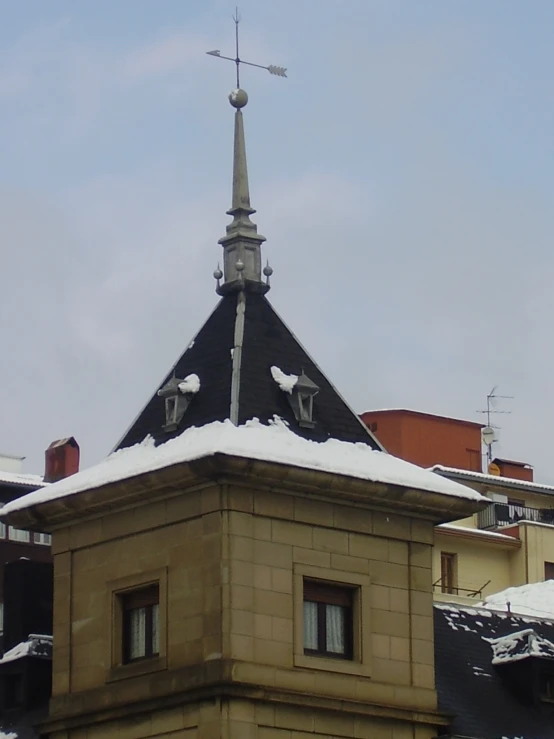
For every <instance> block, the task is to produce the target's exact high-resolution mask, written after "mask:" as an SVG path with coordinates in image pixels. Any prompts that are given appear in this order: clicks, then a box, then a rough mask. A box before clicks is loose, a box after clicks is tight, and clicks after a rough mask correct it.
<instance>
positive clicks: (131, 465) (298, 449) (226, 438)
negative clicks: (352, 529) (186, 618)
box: [1, 418, 487, 515]
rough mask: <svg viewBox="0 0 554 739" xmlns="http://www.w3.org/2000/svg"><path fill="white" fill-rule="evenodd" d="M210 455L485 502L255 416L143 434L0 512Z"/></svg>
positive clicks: (401, 465) (366, 453)
mask: <svg viewBox="0 0 554 739" xmlns="http://www.w3.org/2000/svg"><path fill="white" fill-rule="evenodd" d="M213 454H227V455H229V456H236V457H244V458H246V459H259V460H263V461H267V462H276V463H280V464H286V465H294V466H296V467H302V468H305V469H315V470H321V471H324V472H330V473H335V474H339V475H346V476H348V477H355V478H358V479H362V480H371V481H373V482H379V483H385V484H392V485H402V486H405V487H409V488H415V489H418V490H425V491H428V492H432V493H439V494H442V495H446V496H453V497H456V498H465V499H466V500H473V501H479V502H481V501H484V500H487V499H486V498H484V497H483V496H482V495H480V494H479V493H478V492H477V491H475V490H473V489H471V488H469V487H466V486H465V485H460V484H459V483H457V482H453V481H452V480H447V479H445V478H444V477H441V476H440V475H436V474H435V473H433V472H429V471H428V470H425V469H423V468H421V467H417V466H416V465H414V464H411V463H410V462H405V461H404V460H402V459H397V458H396V457H393V456H391V455H390V454H387V453H386V452H381V451H376V450H374V449H372V448H371V447H370V446H368V445H367V444H364V443H362V442H359V443H350V442H346V441H338V440H337V439H328V440H327V441H325V442H315V441H309V440H308V439H303V438H302V437H300V436H298V435H297V434H295V433H293V432H292V431H291V430H290V429H289V428H288V426H287V425H286V424H285V423H284V422H283V421H282V420H281V419H280V418H275V419H274V420H273V421H272V422H270V424H269V425H268V426H265V425H263V424H262V423H260V421H258V419H253V420H251V421H247V422H246V423H245V424H244V425H243V426H234V425H233V424H232V423H231V421H229V420H226V421H214V422H213V423H209V424H206V425H205V426H201V427H200V428H195V427H192V428H188V429H186V430H185V431H184V432H183V433H182V434H181V435H180V436H177V437H175V438H173V439H170V440H169V441H167V442H165V444H160V445H159V446H155V442H154V440H153V439H152V438H151V437H149V436H148V437H146V439H144V441H142V442H141V443H140V444H135V446H132V447H127V448H124V449H120V450H118V451H116V452H113V453H112V454H111V455H110V456H109V457H108V458H107V459H106V460H104V461H103V462H100V464H97V465H95V466H94V467H90V468H89V469H86V470H82V471H81V472H77V473H76V474H75V475H72V476H71V477H67V478H65V479H63V480H60V481H59V482H56V483H52V484H51V485H49V486H48V487H47V488H44V489H43V490H36V491H35V492H32V493H28V494H27V495H24V496H22V497H21V498H17V499H16V500H13V501H11V502H9V503H7V504H6V505H5V506H4V507H3V508H2V509H1V514H2V515H5V514H8V513H11V512H12V511H17V510H21V509H24V508H28V507H30V506H34V505H37V504H40V503H44V502H46V501H50V500H55V499H56V498H63V497H66V496H68V495H73V494H74V493H78V492H82V491H84V490H93V489H94V488H98V487H100V486H101V485H106V484H108V483H112V482H116V481H117V480H125V479H128V478H131V477H136V476H137V475H141V474H144V473H147V472H150V471H152V470H157V469H162V468H164V467H169V466H171V465H175V464H179V463H182V462H190V461H192V460H195V459H200V458H202V457H207V456H211V455H213Z"/></svg>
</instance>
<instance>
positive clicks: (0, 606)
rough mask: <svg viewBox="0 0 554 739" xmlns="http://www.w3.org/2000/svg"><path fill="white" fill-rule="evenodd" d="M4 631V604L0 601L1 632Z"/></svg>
mask: <svg viewBox="0 0 554 739" xmlns="http://www.w3.org/2000/svg"><path fill="white" fill-rule="evenodd" d="M3 631H4V604H3V603H0V633H2V632H3Z"/></svg>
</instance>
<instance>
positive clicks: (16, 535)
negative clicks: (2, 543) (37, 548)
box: [8, 526, 31, 543]
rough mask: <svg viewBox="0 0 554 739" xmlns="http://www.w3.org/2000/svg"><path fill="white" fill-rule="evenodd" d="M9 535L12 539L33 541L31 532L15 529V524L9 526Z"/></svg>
mask: <svg viewBox="0 0 554 739" xmlns="http://www.w3.org/2000/svg"><path fill="white" fill-rule="evenodd" d="M8 536H9V538H10V539H11V540H12V541H23V542H27V543H28V542H30V541H31V534H30V533H29V532H28V531H24V530H23V529H15V528H14V527H13V526H10V527H9V529H8Z"/></svg>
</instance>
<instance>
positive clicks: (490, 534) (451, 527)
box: [437, 523, 519, 543]
mask: <svg viewBox="0 0 554 739" xmlns="http://www.w3.org/2000/svg"><path fill="white" fill-rule="evenodd" d="M437 528H438V529H447V530H448V531H456V532H458V531H459V532H460V533H463V534H471V535H472V536H482V537H484V538H487V539H488V538H490V539H498V540H499V541H500V540H504V541H509V542H511V543H514V542H517V541H519V539H516V537H515V536H508V534H499V533H498V532H497V531H486V530H485V529H472V528H470V527H469V526H456V524H453V523H440V524H439V525H438V526H437Z"/></svg>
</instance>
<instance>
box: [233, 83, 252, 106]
mask: <svg viewBox="0 0 554 739" xmlns="http://www.w3.org/2000/svg"><path fill="white" fill-rule="evenodd" d="M229 102H230V103H231V105H232V106H233V108H237V109H240V108H244V106H245V105H246V103H247V102H248V95H247V94H246V92H245V91H244V90H242V89H241V88H240V87H239V88H237V89H236V90H231V92H230V93H229Z"/></svg>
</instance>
